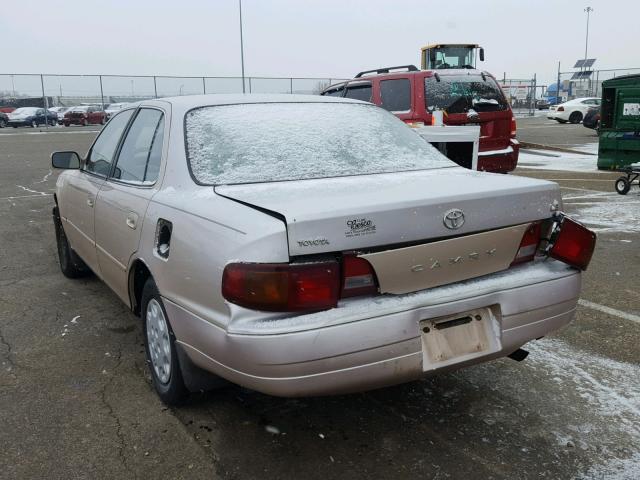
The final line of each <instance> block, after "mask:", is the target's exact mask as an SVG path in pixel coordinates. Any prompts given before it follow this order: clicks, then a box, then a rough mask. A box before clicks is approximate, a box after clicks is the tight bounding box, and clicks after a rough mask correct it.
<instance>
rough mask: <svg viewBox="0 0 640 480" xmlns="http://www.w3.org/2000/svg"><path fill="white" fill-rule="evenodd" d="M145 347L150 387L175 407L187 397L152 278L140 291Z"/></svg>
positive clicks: (161, 305)
mask: <svg viewBox="0 0 640 480" xmlns="http://www.w3.org/2000/svg"><path fill="white" fill-rule="evenodd" d="M141 306H142V310H141V311H142V315H143V320H144V325H143V331H144V340H145V341H144V345H145V350H146V352H147V362H148V363H149V370H151V377H152V379H153V386H154V387H155V389H156V392H157V393H158V396H159V397H160V399H161V400H162V401H163V402H164V403H166V404H167V405H178V404H180V403H182V401H183V400H184V399H185V398H186V397H187V395H188V390H187V388H186V387H185V385H184V380H183V378H182V372H181V370H180V364H179V360H178V352H177V350H176V345H175V335H174V334H173V330H172V329H171V325H170V324H169V319H168V317H167V312H166V310H165V308H164V304H163V303H162V298H161V297H160V293H159V292H158V288H157V287H156V284H155V282H154V281H153V279H151V278H149V280H147V283H145V285H144V289H143V290H142V305H141Z"/></svg>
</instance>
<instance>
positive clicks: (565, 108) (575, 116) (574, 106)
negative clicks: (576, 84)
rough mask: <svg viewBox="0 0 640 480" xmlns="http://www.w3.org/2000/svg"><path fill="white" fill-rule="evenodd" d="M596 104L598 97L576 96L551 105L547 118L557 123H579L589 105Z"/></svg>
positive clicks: (595, 105) (597, 104) (598, 104)
mask: <svg viewBox="0 0 640 480" xmlns="http://www.w3.org/2000/svg"><path fill="white" fill-rule="evenodd" d="M598 106H600V99H599V98H595V97H593V98H592V97H587V98H576V99H573V100H569V101H568V102H564V103H561V104H560V105H552V106H551V107H550V108H549V112H548V113H547V118H550V119H551V120H556V121H558V122H559V123H567V122H570V123H580V122H581V121H582V120H583V118H584V116H585V115H586V114H587V112H588V111H589V109H590V108H591V107H598Z"/></svg>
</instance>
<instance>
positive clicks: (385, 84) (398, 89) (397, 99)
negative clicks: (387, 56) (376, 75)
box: [380, 78, 411, 112]
mask: <svg viewBox="0 0 640 480" xmlns="http://www.w3.org/2000/svg"><path fill="white" fill-rule="evenodd" d="M380 97H381V100H382V103H381V104H380V106H381V107H382V108H385V109H387V110H389V111H390V112H408V111H410V110H411V82H410V81H409V79H408V78H397V79H395V80H382V81H381V82H380Z"/></svg>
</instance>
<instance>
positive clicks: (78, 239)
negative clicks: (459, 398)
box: [52, 75, 595, 404]
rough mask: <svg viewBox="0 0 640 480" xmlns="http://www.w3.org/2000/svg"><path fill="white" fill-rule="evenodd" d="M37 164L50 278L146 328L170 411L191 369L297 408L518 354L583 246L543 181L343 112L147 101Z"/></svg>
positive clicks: (565, 294) (590, 244) (157, 382)
mask: <svg viewBox="0 0 640 480" xmlns="http://www.w3.org/2000/svg"><path fill="white" fill-rule="evenodd" d="M442 76H443V77H444V75H442ZM472 78H475V76H472ZM422 82H423V78H419V83H420V84H422ZM445 85H446V84H445ZM483 85H484V84H483ZM447 87H448V85H447ZM402 91H404V90H402ZM448 91H449V90H448V88H447V89H446V90H445V93H447V92H448ZM490 91H492V90H490ZM383 92H387V90H386V87H383ZM481 98H483V99H487V97H486V96H485V95H483V96H482V97H481ZM384 99H385V101H388V98H387V97H386V96H385V97H384ZM496 101H497V100H496ZM491 104H492V105H495V104H493V103H491ZM395 106H396V108H397V107H402V106H403V105H402V104H400V103H399V102H398V103H396V104H395ZM283 139H286V141H283ZM300 152H304V157H305V159H306V161H300V158H301V156H300V155H301V153H300ZM52 164H53V166H54V167H56V168H64V169H66V170H65V171H64V172H62V173H61V174H60V175H59V177H58V179H57V182H56V193H55V196H54V201H55V207H54V210H53V221H54V226H55V232H56V238H57V245H58V249H57V251H58V256H59V262H60V268H61V270H62V273H63V274H64V275H66V276H67V277H78V276H81V275H85V274H87V273H89V272H90V271H92V272H94V273H96V274H97V275H98V276H99V277H100V278H101V279H102V280H103V281H104V282H105V283H106V284H107V285H108V286H109V287H110V288H111V289H113V290H114V292H115V293H116V294H117V295H118V296H119V297H120V298H121V299H122V301H123V302H124V303H125V304H126V305H127V306H129V307H130V308H131V309H132V310H133V311H134V312H135V313H136V314H138V315H140V316H141V317H142V320H143V327H142V331H143V335H144V340H143V341H144V344H145V350H146V353H147V359H148V362H147V363H148V365H149V369H150V372H151V376H152V379H153V380H152V381H153V384H154V387H155V389H156V392H157V393H158V395H159V396H160V398H161V399H162V400H163V401H164V402H166V403H168V404H174V403H178V402H180V401H181V400H182V399H183V397H184V396H185V395H186V393H187V391H188V390H192V391H197V390H199V389H200V388H201V385H202V384H201V383H200V382H198V381H197V380H198V378H200V379H202V378H203V376H204V377H205V378H206V375H205V373H204V372H203V370H204V371H207V372H209V373H210V374H213V375H216V376H219V377H222V378H224V379H226V380H229V381H231V382H234V383H237V384H240V385H243V386H245V387H248V388H251V389H254V390H258V391H261V392H265V393H269V394H273V395H280V396H308V395H321V394H338V393H346V392H352V391H359V390H366V389H371V388H379V387H382V386H385V385H390V384H397V383H400V382H406V381H410V380H413V379H417V378H420V377H422V376H424V375H426V374H432V373H436V372H441V371H447V370H450V369H452V368H460V367H464V366H469V365H473V364H477V363H480V362H485V361H488V360H491V359H494V358H498V357H503V356H508V355H510V356H511V357H512V358H514V359H519V360H522V359H523V357H524V356H526V352H524V351H523V350H519V349H520V347H521V346H522V345H523V344H525V343H527V342H529V341H531V340H534V339H537V338H540V337H542V336H544V335H547V334H548V333H550V332H551V331H554V330H557V329H558V328H561V327H563V326H564V325H566V324H567V323H569V322H570V321H571V319H572V318H573V316H574V313H575V310H576V306H577V302H578V298H579V296H580V289H581V270H583V269H585V268H586V267H587V264H588V263H589V261H590V258H591V254H592V252H593V249H594V247H595V234H593V233H592V232H590V231H589V230H587V229H586V228H585V227H583V226H581V225H580V224H578V223H576V222H574V221H572V220H571V219H569V218H568V217H566V216H564V215H563V214H562V213H561V210H560V209H561V207H562V196H561V192H560V188H559V186H558V185H557V184H555V183H552V182H549V181H544V180H538V179H533V178H526V177H521V176H515V175H494V174H489V173H481V172H475V171H469V170H466V169H464V168H461V167H459V166H457V165H455V164H454V163H453V162H451V161H450V160H449V159H448V158H446V157H444V156H443V155H442V154H440V152H439V151H438V150H436V149H435V148H434V147H432V146H431V145H430V144H429V143H427V142H425V141H424V140H423V139H422V138H420V137H419V136H418V135H417V134H416V133H415V132H413V131H412V130H411V129H409V128H407V127H406V126H405V125H404V124H403V123H402V122H401V121H400V120H398V118H396V117H395V116H394V115H392V114H390V113H389V112H386V111H385V110H384V109H381V108H378V107H376V106H374V105H371V104H368V103H365V102H360V101H357V100H352V99H337V98H329V97H326V96H325V97H320V96H311V95H308V96H307V95H194V96H182V97H175V98H163V99H161V100H148V101H143V102H141V103H140V104H138V105H137V106H136V107H131V108H126V109H124V110H122V111H121V112H119V113H117V114H115V115H114V116H113V118H112V119H111V120H110V121H109V123H108V124H107V125H106V126H105V127H104V128H103V129H102V132H101V133H100V134H99V135H98V137H97V138H96V140H95V141H94V143H93V145H92V146H91V148H90V149H89V152H88V153H87V154H86V156H85V157H84V158H82V159H81V158H80V156H79V155H78V154H77V153H75V152H57V153H53V154H52ZM165 172H166V173H165ZM79 354H81V353H79Z"/></svg>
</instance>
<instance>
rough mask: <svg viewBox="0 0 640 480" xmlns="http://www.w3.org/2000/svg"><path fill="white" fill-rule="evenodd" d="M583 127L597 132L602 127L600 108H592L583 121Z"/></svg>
mask: <svg viewBox="0 0 640 480" xmlns="http://www.w3.org/2000/svg"><path fill="white" fill-rule="evenodd" d="M582 125H583V126H584V127H587V128H592V129H593V130H597V129H598V128H599V127H600V107H591V108H590V109H589V110H587V114H586V115H585V116H584V119H583V120H582Z"/></svg>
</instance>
